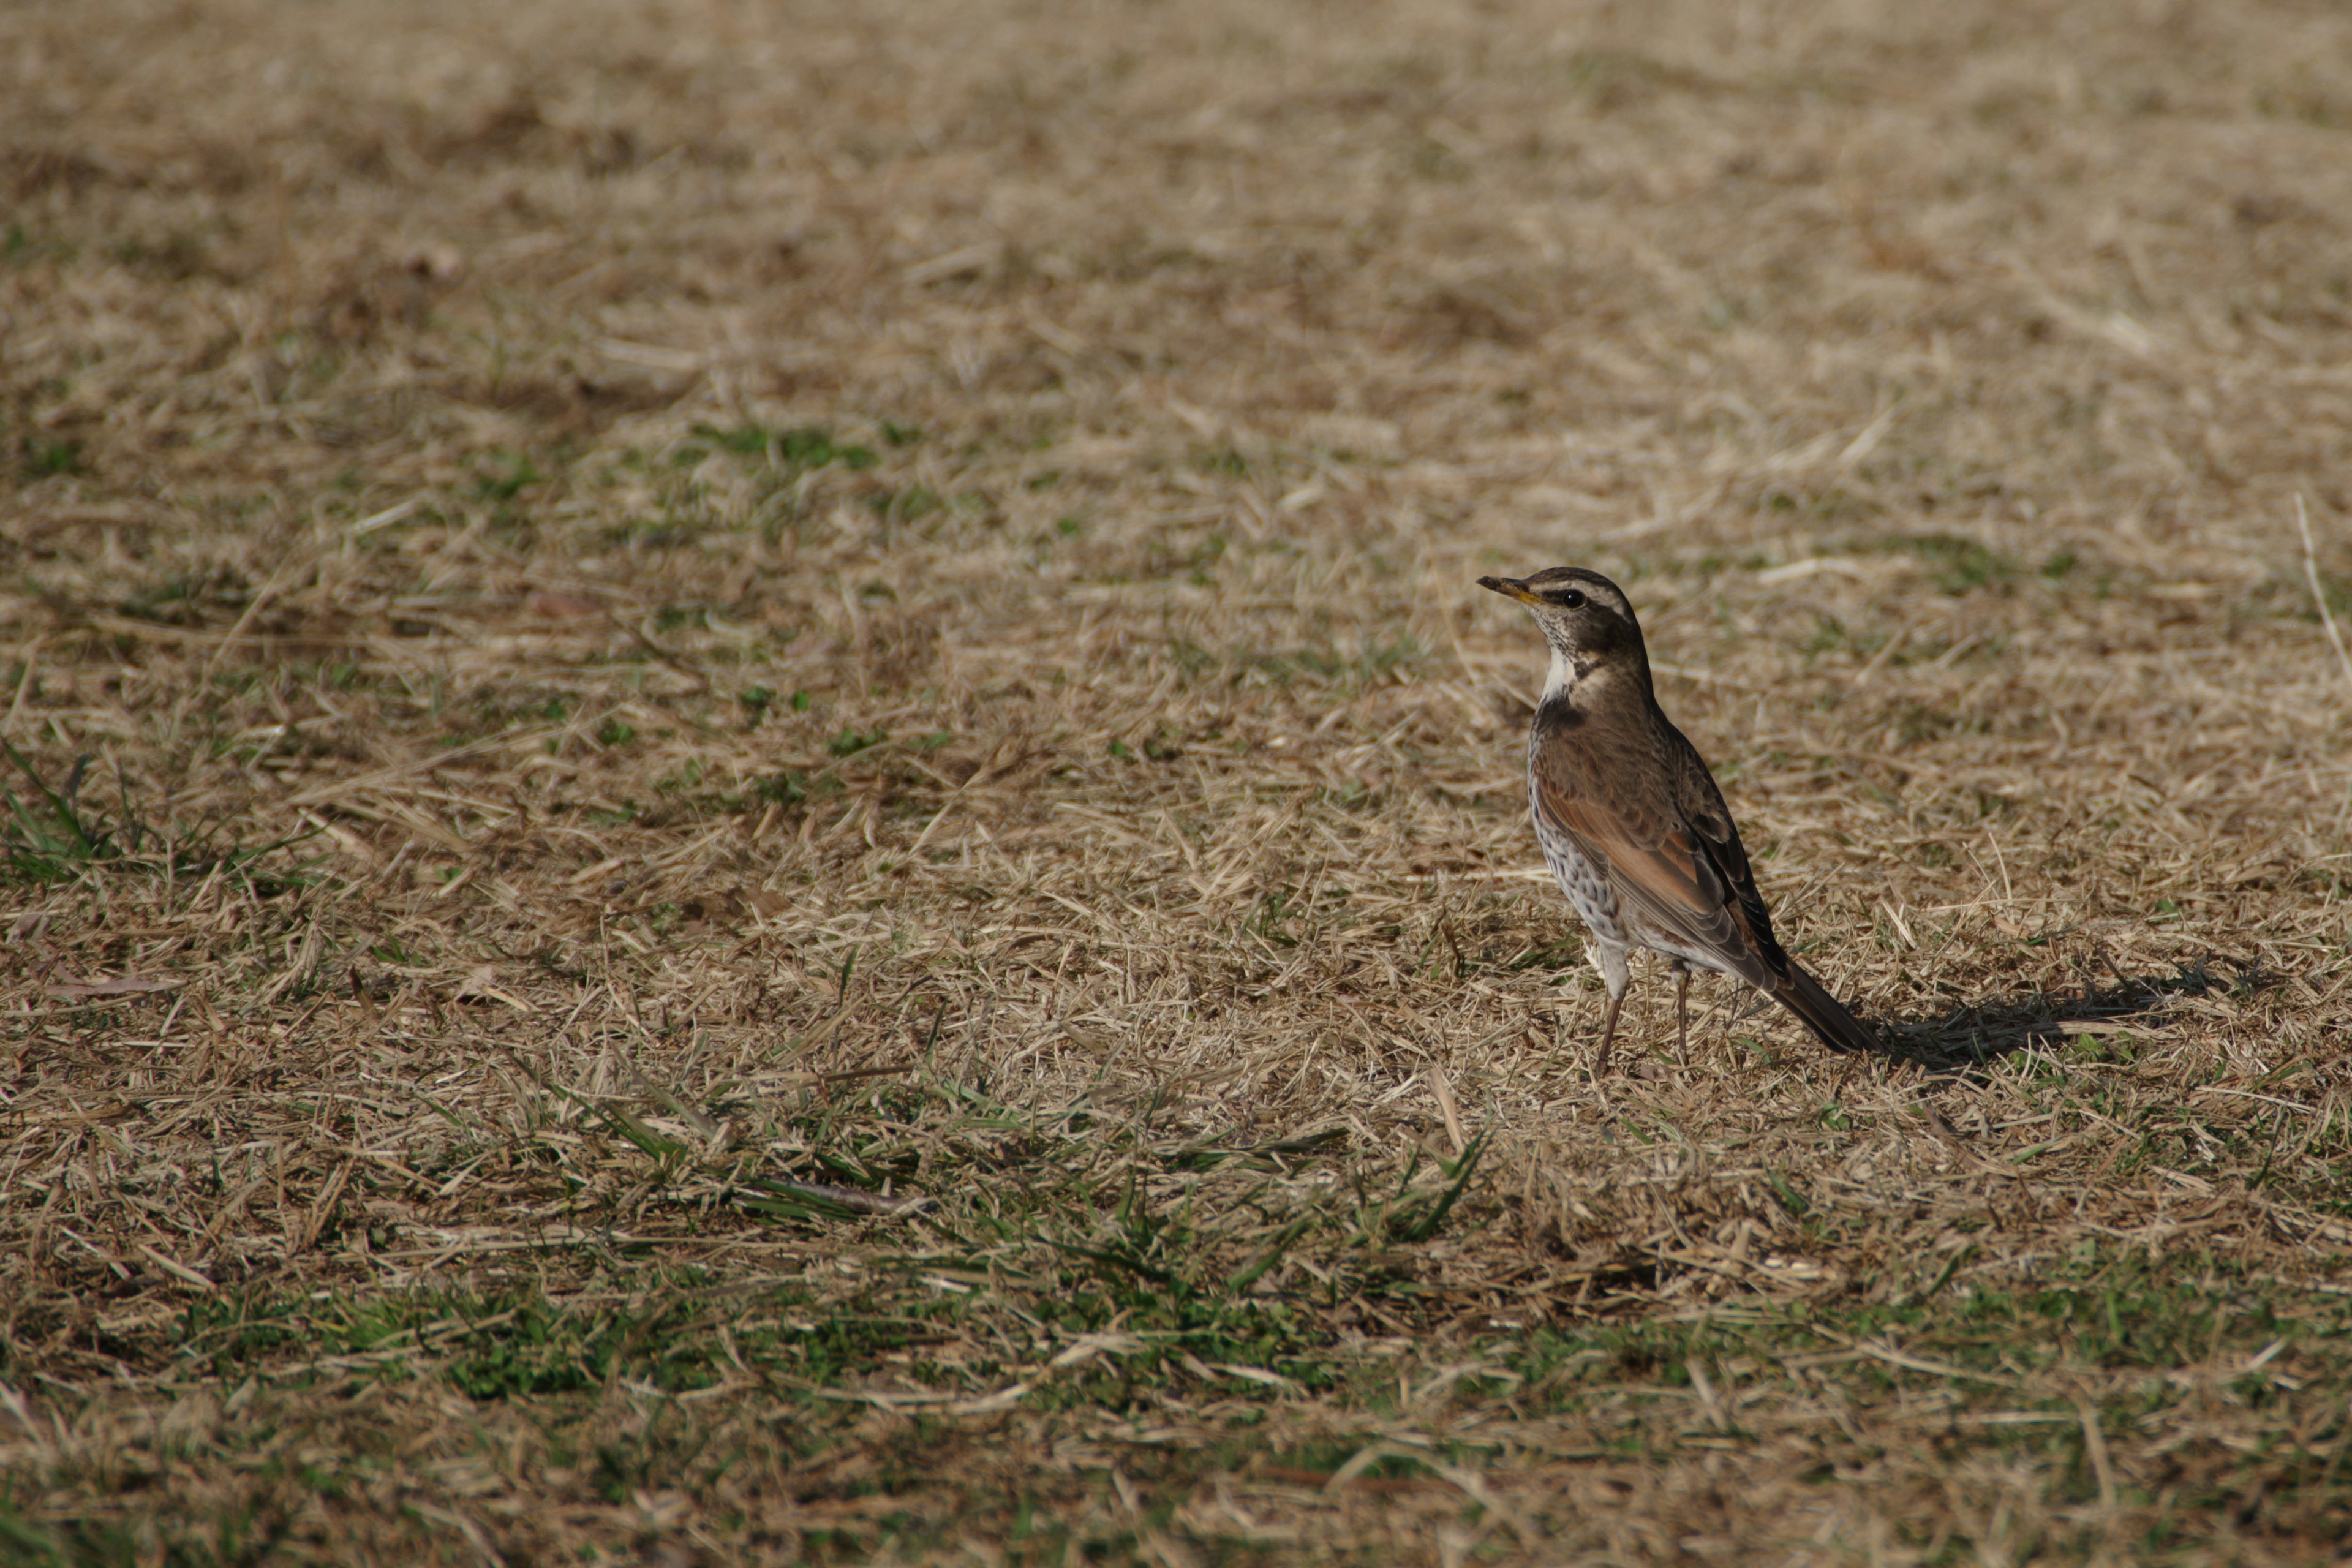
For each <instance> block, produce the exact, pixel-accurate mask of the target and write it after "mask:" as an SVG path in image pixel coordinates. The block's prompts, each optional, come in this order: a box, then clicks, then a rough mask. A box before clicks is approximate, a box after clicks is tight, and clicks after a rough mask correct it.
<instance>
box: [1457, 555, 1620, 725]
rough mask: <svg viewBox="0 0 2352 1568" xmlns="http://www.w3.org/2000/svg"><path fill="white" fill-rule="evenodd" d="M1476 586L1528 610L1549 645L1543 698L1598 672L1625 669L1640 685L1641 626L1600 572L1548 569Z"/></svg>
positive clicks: (1492, 579) (1488, 580)
mask: <svg viewBox="0 0 2352 1568" xmlns="http://www.w3.org/2000/svg"><path fill="white" fill-rule="evenodd" d="M1478 586H1480V587H1481V588H1491V589H1493V590H1494V591H1495V592H1496V593H1497V594H1500V595H1503V596H1504V597H1506V598H1509V599H1517V601H1518V602H1519V603H1521V604H1522V605H1526V606H1527V607H1528V609H1529V610H1530V611H1532V612H1533V613H1534V615H1535V617H1536V626H1538V628H1539V629H1541V631H1542V632H1543V635H1544V641H1546V642H1548V643H1549V644H1550V645H1551V651H1552V674H1551V679H1550V680H1549V682H1547V683H1546V686H1545V692H1546V694H1547V695H1549V694H1551V693H1552V692H1553V691H1555V690H1564V689H1567V688H1568V687H1569V686H1571V685H1573V684H1575V683H1576V682H1577V681H1580V680H1582V679H1586V678H1587V677H1589V676H1591V675H1592V674H1593V673H1594V672H1595V671H1596V670H1604V669H1611V668H1616V667H1619V666H1625V667H1628V672H1629V673H1632V674H1633V675H1634V676H1635V678H1636V679H1639V680H1640V681H1641V682H1642V683H1643V685H1647V684H1648V679H1649V658H1648V656H1647V655H1646V654H1645V653H1644V652H1643V647H1642V625H1641V622H1639V621H1638V620H1636V619H1634V617H1633V603H1632V601H1631V600H1629V599H1627V598H1626V597H1625V591H1624V590H1623V589H1622V588H1620V587H1619V586H1617V584H1614V583H1612V582H1611V581H1610V580H1609V579H1608V578H1606V577H1603V576H1602V575H1601V574H1600V573H1598V572H1588V571H1586V570H1585V569H1584V568H1583V567H1581V566H1552V567H1548V568H1546V569H1545V570H1543V571H1541V572H1538V573H1536V574H1534V575H1532V576H1528V577H1481V578H1479V579H1478Z"/></svg>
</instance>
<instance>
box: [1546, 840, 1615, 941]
mask: <svg viewBox="0 0 2352 1568" xmlns="http://www.w3.org/2000/svg"><path fill="white" fill-rule="evenodd" d="M1535 825H1536V843H1537V844H1538V846H1540V847H1542V849H1543V856H1544V861H1545V863H1546V864H1547V865H1549V867H1550V868H1551V874H1552V876H1553V878H1554V879H1557V880H1558V881H1559V890H1560V891H1561V892H1563V893H1566V894H1567V895H1568V901H1569V902H1570V903H1571V904H1573V905H1575V906H1576V913H1577V918H1578V919H1580V920H1581V921H1583V922H1584V924H1585V928H1586V929H1587V930H1588V931H1591V933H1592V937H1593V940H1594V941H1596V942H1608V943H1611V944H1612V945H1614V946H1618V947H1627V946H1631V945H1633V943H1632V942H1631V941H1630V940H1629V938H1628V935H1627V932H1626V931H1625V927H1624V924H1623V922H1622V921H1620V920H1619V919H1618V918H1617V891H1616V889H1613V888H1612V887H1611V886H1610V885H1609V879H1608V877H1607V876H1606V875H1604V874H1603V873H1602V871H1601V868H1600V867H1598V866H1596V865H1594V864H1593V863H1592V861H1591V858H1590V857H1588V856H1587V855H1586V854H1585V853H1584V851H1583V850H1581V849H1579V848H1578V847H1576V842H1575V840H1573V839H1571V838H1570V837H1568V835H1566V834H1564V833H1561V832H1559V831H1558V830H1557V829H1555V828H1553V827H1552V826H1549V824H1547V823H1546V822H1545V821H1544V819H1543V816H1542V815H1541V814H1540V813H1538V814H1536V816H1535Z"/></svg>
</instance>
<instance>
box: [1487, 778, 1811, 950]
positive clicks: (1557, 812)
mask: <svg viewBox="0 0 2352 1568" xmlns="http://www.w3.org/2000/svg"><path fill="white" fill-rule="evenodd" d="M1595 739H1598V737H1595ZM1685 743H1687V742H1685ZM1607 750H1608V751H1609V752H1614V755H1613V756H1610V757H1608V758H1606V761H1607V763H1609V765H1606V766H1604V765H1603V763H1604V755H1603V749H1602V748H1599V747H1595V746H1593V745H1591V744H1575V743H1570V744H1567V745H1553V746H1548V747H1545V748H1542V750H1541V751H1540V752H1539V753H1538V757H1537V759H1536V761H1535V763H1534V765H1533V767H1532V768H1531V770H1530V788H1529V790H1528V795H1529V798H1530V799H1531V801H1532V802H1533V804H1534V807H1535V811H1536V815H1537V816H1538V818H1539V819H1540V822H1541V824H1542V826H1546V827H1549V828H1550V829H1552V830H1553V831H1555V832H1558V833H1561V834H1565V835H1566V836H1568V837H1569V838H1570V839H1571V840H1573V841H1574V842H1575V844H1576V846H1577V847H1578V848H1580V850H1582V851H1583V852H1584V854H1585V856H1586V858H1589V859H1591V861H1592V862H1593V863H1594V864H1595V865H1596V866H1599V867H1602V868H1606V873H1607V875H1608V878H1609V881H1610V885H1611V886H1612V887H1613V888H1614V889H1616V891H1617V895H1618V897H1619V898H1620V899H1621V900H1623V902H1624V903H1625V904H1627V905H1629V906H1631V907H1630V909H1629V910H1627V912H1628V913H1631V914H1633V915H1634V916H1636V917H1637V918H1638V921H1639V922H1640V923H1641V924H1643V925H1646V926H1649V927H1651V928H1653V929H1654V930H1655V931H1658V932H1659V933H1660V934H1662V935H1664V936H1667V937H1669V938H1671V939H1673V940H1674V941H1675V942H1676V943H1677V944H1680V945H1684V946H1687V947H1688V948H1690V949H1691V950H1692V951H1693V952H1705V953H1709V954H1712V955H1714V956H1715V957H1716V958H1717V959H1718V960H1719V961H1720V962H1721V963H1722V964H1723V966H1724V967H1725V968H1727V969H1728V970H1730V971H1731V972H1732V973H1736V974H1738V975H1739V976H1740V977H1741V978H1743V979H1745V980H1748V981H1749V982H1750V983H1751V984H1757V985H1763V986H1768V987H1769V985H1770V984H1771V983H1772V981H1773V980H1774V979H1775V978H1776V977H1777V973H1776V972H1777V971H1778V970H1779V969H1780V967H1781V964H1779V963H1773V962H1772V959H1773V958H1777V957H1779V956H1780V952H1779V947H1778V944H1777V943H1774V942H1772V938H1771V934H1770V931H1771V928H1770V927H1769V924H1764V923H1763V921H1761V919H1760V918H1759V917H1760V916H1761V914H1762V910H1763V903H1762V900H1760V899H1759V898H1758V896H1757V894H1756V889H1755V882H1754V880H1753V879H1751V878H1749V877H1748V857H1747V855H1746V854H1745V853H1744V852H1743V851H1742V850H1741V849H1740V848H1739V847H1738V832H1737V830H1736V829H1733V828H1732V826H1731V817H1730V814H1729V813H1728V812H1726V811H1724V810H1723V809H1722V803H1721V800H1720V798H1719V797H1718V798H1717V802H1716V808H1715V810H1714V812H1712V813H1701V814H1700V815H1701V817H1702V821H1701V822H1698V823H1694V822H1693V821H1692V820H1691V817H1690V814H1688V813H1686V812H1685V810H1684V809H1683V806H1682V803H1681V801H1680V800H1679V799H1678V798H1677V797H1678V796H1679V795H1683V794H1685V790H1682V789H1677V788H1676V787H1675V784H1676V781H1675V780H1674V779H1673V778H1672V777H1671V776H1670V774H1669V773H1668V772H1667V770H1666V769H1664V768H1663V767H1644V766H1640V765H1638V763H1637V762H1636V760H1635V758H1634V756H1633V755H1632V754H1630V753H1628V752H1622V751H1617V750H1616V749H1615V748H1613V747H1612V748H1607ZM1710 787H1711V786H1710ZM1710 829H1711V830H1713V831H1709V830H1710ZM1727 861H1728V862H1730V864H1729V865H1727V864H1726V862H1727ZM1734 867H1736V870H1735V869H1733V868H1734ZM1751 910H1752V912H1751ZM1759 926H1760V927H1761V931H1762V936H1763V940H1762V942H1758V941H1757V940H1756V936H1757V928H1758V927H1759ZM1768 954H1769V956H1768ZM1782 962H1783V963H1785V960H1783V961H1782Z"/></svg>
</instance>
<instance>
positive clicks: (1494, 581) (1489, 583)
mask: <svg viewBox="0 0 2352 1568" xmlns="http://www.w3.org/2000/svg"><path fill="white" fill-rule="evenodd" d="M1478 586H1480V587H1481V588H1492V589H1493V590H1495V592H1496V593H1497V594H1500V595H1503V596H1504V597H1505V598H1507V599H1517V601H1518V602H1519V603H1520V604H1522V605H1535V604H1540V603H1542V601H1541V600H1539V599H1538V598H1537V597H1536V596H1535V595H1533V594H1531V593H1529V592H1528V587H1527V584H1524V583H1517V582H1514V581H1513V580H1512V579H1510V578H1508V577H1481V578H1479V579H1478Z"/></svg>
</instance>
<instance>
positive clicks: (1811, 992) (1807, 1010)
mask: <svg viewBox="0 0 2352 1568" xmlns="http://www.w3.org/2000/svg"><path fill="white" fill-rule="evenodd" d="M1772 995H1773V999H1774V1000H1776V1001H1778V1002H1779V1003H1780V1005H1782V1006H1783V1007H1786V1008H1787V1009H1789V1011H1790V1012H1791V1013H1794V1014H1795V1015H1796V1016H1798V1017H1800V1018H1802V1019H1803V1020H1804V1021H1805V1027H1807V1028H1808V1029H1811V1031H1812V1032H1813V1033H1814V1034H1815V1035H1817V1036H1819V1037H1821V1042H1822V1044H1823V1045H1825V1046H1827V1047H1829V1048H1830V1049H1832V1050H1833V1051H1880V1050H1885V1048H1886V1047H1885V1046H1884V1045H1882V1044H1881V1043H1880V1042H1879V1038H1878V1037H1877V1036H1876V1035H1874V1034H1872V1033H1871V1032H1870V1030H1869V1029H1868V1028H1866V1027H1865V1026H1864V1024H1863V1022H1862V1020H1861V1019H1859V1018H1857V1017H1855V1016H1853V1014H1851V1013H1849V1012H1847V1011H1846V1010H1845V1008H1844V1007H1843V1005H1841V1004H1840V1003H1839V1001H1838V999H1837V998H1836V997H1834V996H1832V995H1831V994H1829V993H1828V992H1827V991H1824V990H1823V989H1822V983H1821V982H1820V981H1818V980H1816V979H1814V978H1813V977H1812V976H1811V975H1810V974H1808V973H1805V972H1804V971H1803V970H1802V969H1801V968H1800V967H1798V965H1797V963H1796V961H1795V960H1793V959H1791V960H1790V963H1789V978H1788V979H1786V980H1784V981H1782V982H1781V983H1780V984H1779V985H1778V986H1776V987H1774V988H1773V991H1772Z"/></svg>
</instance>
